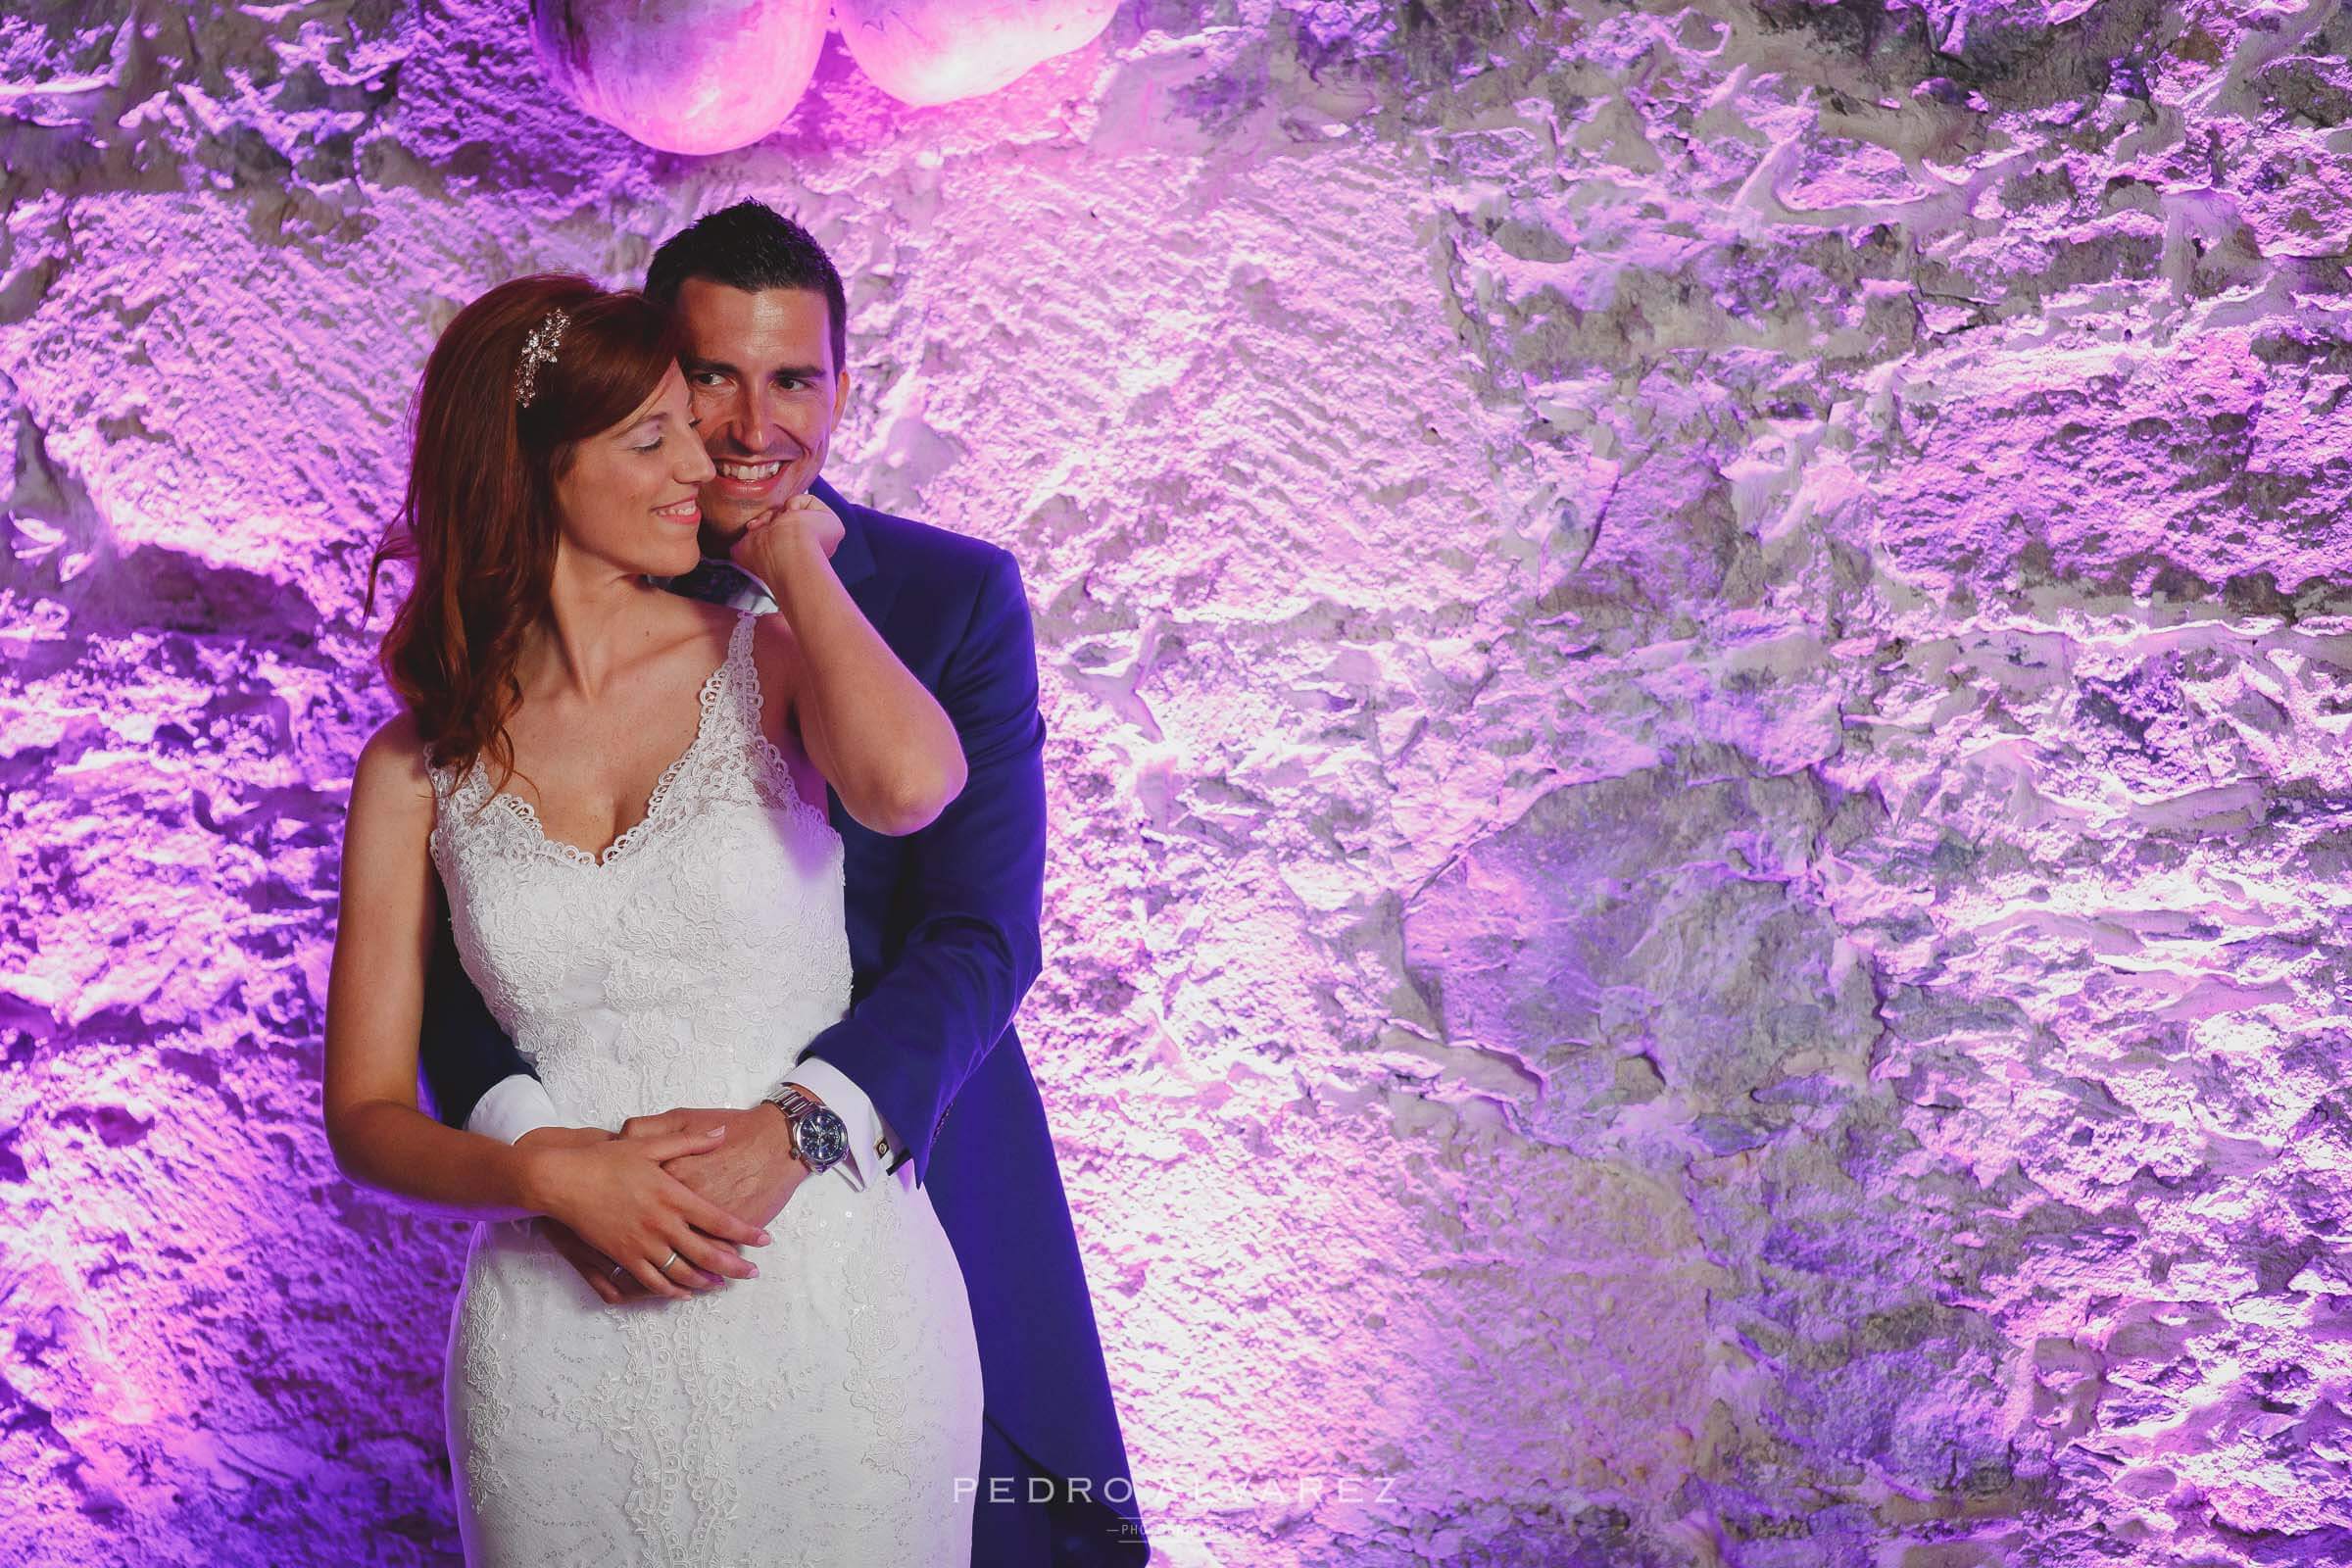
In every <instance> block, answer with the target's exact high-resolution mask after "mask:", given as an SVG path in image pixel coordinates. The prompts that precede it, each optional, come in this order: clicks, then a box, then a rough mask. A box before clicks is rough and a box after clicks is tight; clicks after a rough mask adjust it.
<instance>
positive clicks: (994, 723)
mask: <svg viewBox="0 0 2352 1568" xmlns="http://www.w3.org/2000/svg"><path fill="white" fill-rule="evenodd" d="M935 695H936V696H937V697H938V699H939V704H940V706H941V707H942V708H944V709H945V710H947V713H948V716H949V718H951V719H952V720H954V722H955V725H956V736H957V737H958V738H959V739H960V740H961V742H962V743H963V757H964V767H965V781H964V786H963V792H962V793H961V794H960V795H958V796H956V799H955V800H954V801H953V802H951V803H950V804H949V806H948V809H946V810H945V811H942V812H941V813H940V815H939V818H938V820H936V821H934V822H933V823H932V824H931V825H930V826H928V827H926V828H924V829H922V830H921V831H920V832H918V833H916V834H914V835H913V836H912V842H911V843H910V844H909V845H908V847H907V861H906V870H905V872H904V873H903V874H904V876H905V878H906V881H905V882H903V883H902V885H901V886H900V888H899V889H898V890H897V898H898V899H899V900H900V901H903V905H904V907H910V908H912V909H913V910H914V911H915V916H916V917H915V920H914V923H913V926H912V928H911V929H910V930H909V931H908V933H907V938H906V941H905V944H904V945H903V946H902V947H901V949H900V950H899V953H898V954H897V956H895V957H894V958H891V959H890V960H888V966H887V967H886V968H885V970H884V971H883V974H882V976H881V978H880V979H879V980H878V981H876V982H875V984H874V987H873V989H872V990H870V991H869V992H867V993H866V995H865V996H864V997H863V998H862V999H861V1000H860V1001H859V1002H858V1004H857V1005H855V1006H854V1007H852V1008H851V1010H850V1014H849V1016H848V1017H846V1018H844V1019H842V1020H841V1021H840V1022H839V1023H836V1024H834V1025H833V1026H832V1027H830V1028H828V1029H826V1030H825V1031H824V1032H823V1033H822V1034H819V1035H818V1036H817V1037H816V1038H815V1039H814V1040H812V1041H810V1042H809V1045H808V1046H807V1048H805V1049H804V1050H803V1052H802V1053H801V1054H802V1057H803V1058H804V1059H806V1058H807V1057H809V1056H816V1057H821V1058H822V1059H824V1060H826V1061H829V1062H831V1063H833V1065H835V1066H837V1067H839V1068H840V1069H841V1070H842V1071H843V1072H844V1073H846V1074H848V1075H849V1077H850V1079H851V1080H852V1081H853V1082H855V1083H856V1084H857V1085H858V1087H859V1088H861V1089H863V1090H864V1091H865V1093H866V1097H867V1098H868V1099H869V1100H871V1101H872V1102H873V1103H874V1108H875V1109H876V1110H877V1111H878V1112H879V1113H880V1114H881V1115H882V1117H883V1119H884V1120H885V1121H886V1122H887V1123H888V1125H889V1126H890V1127H891V1128H892V1129H894V1130H895V1131H896V1132H897V1133H898V1135H899V1139H900V1144H901V1152H900V1154H899V1158H898V1159H897V1160H896V1161H894V1162H893V1163H892V1164H891V1165H890V1167H889V1168H890V1169H891V1170H894V1171H895V1170H897V1169H898V1168H899V1165H901V1164H903V1163H905V1162H906V1161H907V1160H908V1159H912V1160H913V1161H914V1179H915V1181H916V1182H917V1183H920V1182H922V1181H924V1180H925V1179H926V1177H927V1176H928V1173H929V1169H930V1163H931V1147H932V1144H933V1142H934V1140H936V1139H937V1137H938V1136H939V1127H940V1123H941V1121H942V1120H944V1119H945V1117H946V1115H947V1111H948V1106H949V1104H950V1103H952V1102H953V1101H954V1100H955V1098H956V1090H958V1089H960V1088H961V1087H962V1086H963V1083H964V1080H966V1079H967V1078H969V1077H970V1076H971V1075H972V1073H973V1072H974V1071H975V1070H977V1069H978V1067H979V1065H980V1063H981V1061H982V1060H983V1059H985V1058H986V1057H987V1055H988V1053H989V1051H990V1050H991V1049H992V1048H993V1047H994V1046H995V1045H996V1043H997V1040H998V1038H999V1037H1000V1036H1002V1035H1003V1034H1004V1033H1005V1029H1006V1028H1007V1027H1008V1026H1009V1025H1010V1024H1011V1022H1012V1014H1013V1009H1014V1008H1016V1007H1018V1006H1019V1005H1020V1002H1021V997H1022V996H1023V994H1024V993H1026V992H1027V991H1028V989H1029V986H1030V983H1031V982H1032V981H1034V980H1035V979H1036V978H1037V974H1038V968H1039V961H1040V960H1039V940H1038V918H1039V912H1040V908H1041V907H1042V905H1043V903H1044V899H1045V878H1046V775H1045V763H1044V754H1045V722H1044V720H1043V719H1042V718H1041V717H1040V716H1039V714H1038V709H1037V646H1036V639H1035V633H1034V631H1033V630H1032V627H1031V624H1030V618H1029V601H1028V597H1027V595H1026V594H1025V593H1024V592H1023V590H1022V587H1021V573H1020V567H1019V565H1018V564H1016V563H1015V562H1014V560H1013V558H1012V557H1011V556H1010V555H1008V554H1006V553H1005V552H1002V551H999V552H997V553H996V555H995V556H994V558H993V560H992V564H991V568H990V570H989V572H988V574H987V576H986V577H985V578H984V579H983V581H982V583H981V586H980V591H979V593H978V594H977V595H976V596H975V598H974V600H973V605H972V613H971V620H970V623H969V624H968V625H967V626H966V627H965V628H964V633H963V635H962V637H961V638H959V639H958V640H957V642H956V647H955V649H954V650H953V651H952V652H951V653H950V654H949V656H948V661H947V663H946V666H945V668H944V669H943V671H942V673H941V675H940V681H939V687H938V690H937V692H936V694H935Z"/></svg>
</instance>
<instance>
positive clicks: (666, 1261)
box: [662, 1247, 678, 1274]
mask: <svg viewBox="0 0 2352 1568" xmlns="http://www.w3.org/2000/svg"><path fill="white" fill-rule="evenodd" d="M677 1260H678V1250H677V1249H676V1248H674V1247H673V1248H671V1249H670V1250H669V1256H667V1257H665V1258H663V1259H662V1273H664V1274H666V1273H668V1272H669V1265H670V1264H672V1263H675V1262H676V1261H677Z"/></svg>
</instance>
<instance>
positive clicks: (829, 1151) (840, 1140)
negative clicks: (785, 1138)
mask: <svg viewBox="0 0 2352 1568" xmlns="http://www.w3.org/2000/svg"><path fill="white" fill-rule="evenodd" d="M793 1135H794V1136H795V1137H796V1138H798V1139H799V1140H800V1145H801V1157H802V1158H803V1159H806V1160H807V1161H809V1164H810V1165H812V1166H815V1167H816V1168H817V1169H819V1170H822V1169H823V1168H824V1167H825V1166H827V1165H830V1164H832V1163H833V1162H834V1161H836V1160H838V1159H840V1158H841V1156H842V1155H843V1154H845V1153H847V1152H849V1148H850V1130H849V1128H847V1127H846V1126H844V1125H843V1124H842V1120H841V1118H840V1117H839V1116H837V1115H835V1114H834V1113H833V1111H832V1110H831V1109H830V1108H829V1107H827V1106H824V1105H819V1106H817V1107H816V1108H815V1109H814V1110H811V1111H810V1112H809V1114H808V1115H806V1116H803V1117H802V1118H801V1120H800V1124H799V1125H798V1126H797V1127H796V1128H795V1129H794V1132H793Z"/></svg>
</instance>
